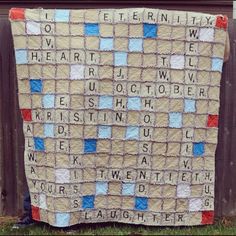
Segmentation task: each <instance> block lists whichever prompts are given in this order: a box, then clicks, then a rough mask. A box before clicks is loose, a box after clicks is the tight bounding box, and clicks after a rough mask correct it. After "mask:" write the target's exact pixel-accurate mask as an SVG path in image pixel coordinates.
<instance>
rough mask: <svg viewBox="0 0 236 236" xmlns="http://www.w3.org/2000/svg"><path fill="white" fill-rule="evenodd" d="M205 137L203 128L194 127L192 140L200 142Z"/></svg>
mask: <svg viewBox="0 0 236 236" xmlns="http://www.w3.org/2000/svg"><path fill="white" fill-rule="evenodd" d="M205 139H206V131H205V129H195V130H194V141H195V142H201V141H202V140H205Z"/></svg>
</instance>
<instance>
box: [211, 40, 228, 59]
mask: <svg viewBox="0 0 236 236" xmlns="http://www.w3.org/2000/svg"><path fill="white" fill-rule="evenodd" d="M224 52H225V45H222V44H214V45H213V57H219V58H222V59H223V58H224Z"/></svg>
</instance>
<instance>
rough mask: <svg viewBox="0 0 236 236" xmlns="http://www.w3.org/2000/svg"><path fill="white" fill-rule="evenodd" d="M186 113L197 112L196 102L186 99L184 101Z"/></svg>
mask: <svg viewBox="0 0 236 236" xmlns="http://www.w3.org/2000/svg"><path fill="white" fill-rule="evenodd" d="M184 111H185V112H195V111H196V108H195V100H191V99H185V100H184Z"/></svg>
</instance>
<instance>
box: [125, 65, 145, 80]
mask: <svg viewBox="0 0 236 236" xmlns="http://www.w3.org/2000/svg"><path fill="white" fill-rule="evenodd" d="M147 70H149V69H147ZM145 71H146V70H145ZM141 73H142V70H141V69H140V68H132V67H131V68H130V67H129V69H128V78H129V80H141ZM143 78H145V77H144V76H143ZM143 80H145V79H143Z"/></svg>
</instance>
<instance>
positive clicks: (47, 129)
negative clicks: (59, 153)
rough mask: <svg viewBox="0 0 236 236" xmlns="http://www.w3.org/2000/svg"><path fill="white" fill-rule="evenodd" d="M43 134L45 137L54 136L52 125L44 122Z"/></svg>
mask: <svg viewBox="0 0 236 236" xmlns="http://www.w3.org/2000/svg"><path fill="white" fill-rule="evenodd" d="M44 136H45V137H54V125H53V124H45V125H44Z"/></svg>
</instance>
